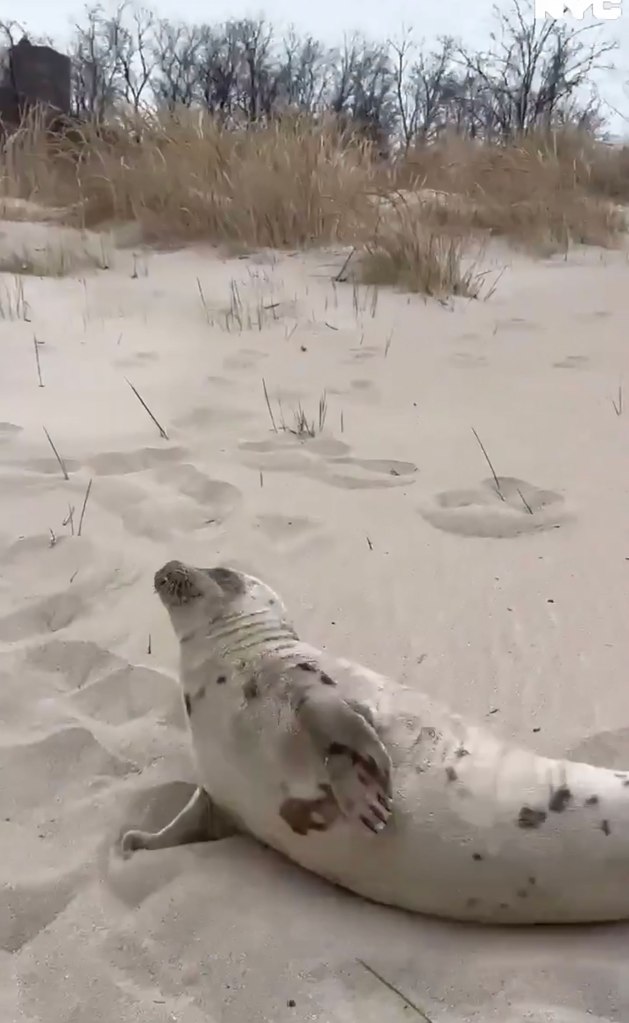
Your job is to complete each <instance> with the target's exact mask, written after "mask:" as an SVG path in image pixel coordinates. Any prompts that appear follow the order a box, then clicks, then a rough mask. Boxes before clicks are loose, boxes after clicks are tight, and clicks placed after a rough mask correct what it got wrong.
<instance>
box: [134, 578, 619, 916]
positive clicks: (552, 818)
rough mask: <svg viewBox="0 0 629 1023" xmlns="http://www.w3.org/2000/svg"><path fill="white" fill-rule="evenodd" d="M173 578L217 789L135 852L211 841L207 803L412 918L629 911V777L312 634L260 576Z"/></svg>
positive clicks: (176, 623) (193, 698) (203, 776)
mask: <svg viewBox="0 0 629 1023" xmlns="http://www.w3.org/2000/svg"><path fill="white" fill-rule="evenodd" d="M155 583H156V589H157V592H158V594H159V596H160V598H161V599H162V601H163V603H164V604H165V606H166V607H167V609H168V611H169V613H170V617H171V621H172V624H173V627H174V629H175V632H176V634H177V636H178V639H179V641H180V653H181V683H182V687H183V693H184V702H185V706H186V710H187V713H188V717H189V721H190V728H191V733H192V738H193V744H194V750H195V756H196V761H197V765H198V772H199V781H200V783H201V785H202V789H199V790H198V793H197V794H196V795H195V797H193V800H191V803H190V805H189V807H188V808H186V810H184V811H183V812H182V814H181V815H179V818H177V819H176V820H175V821H174V822H173V823H172V825H169V827H168V828H165V829H163V831H162V832H160V833H158V835H157V836H149V835H146V834H143V833H141V832H130V833H127V835H126V836H124V838H123V849H125V850H126V851H127V852H129V851H131V850H133V849H137V848H156V847H164V846H165V845H172V844H175V843H176V842H179V841H184V840H189V839H186V838H185V837H182V835H183V832H186V834H190V835H192V837H198V829H197V832H196V833H194V834H193V832H194V828H192V830H190V821H191V818H192V816H193V815H194V813H195V812H196V813H197V814H198V811H199V808H200V807H202V808H203V809H204V813H205V817H204V820H206V821H207V810H208V806H210V807H212V808H213V812H214V817H213V820H214V822H216V821H217V820H218V819H219V818H220V820H221V824H220V827H219V826H218V825H217V824H216V823H215V824H214V826H213V827H212V828H210V829H208V828H207V827H206V830H205V837H219V836H220V835H223V834H226V833H229V831H230V825H229V824H228V823H226V822H228V821H229V822H231V830H232V831H233V830H240V831H243V832H247V833H249V834H251V835H253V836H255V837H256V838H258V839H259V840H261V841H262V842H264V843H266V844H268V845H269V846H271V847H273V848H274V849H276V850H278V851H280V852H282V853H284V854H285V855H286V856H287V857H289V858H290V859H291V860H294V861H295V862H296V863H299V864H300V865H301V866H303V867H305V868H307V869H308V870H311V871H313V872H314V873H316V874H318V875H320V876H322V877H324V878H327V879H328V880H330V881H333V882H335V883H336V884H339V885H341V886H343V887H345V888H348V889H350V890H352V891H354V892H356V893H358V894H360V895H363V896H365V897H367V898H369V899H372V900H375V901H378V902H382V903H387V904H389V905H394V906H399V907H402V908H404V909H407V910H414V911H418V912H424V913H430V914H435V915H438V916H442V917H449V918H452V919H457V920H475V921H484V922H493V923H505V924H525V923H569V922H586V921H588V922H593V921H604V920H607V921H610V920H619V919H626V918H629V772H627V773H624V772H616V771H611V770H606V769H604V768H598V767H593V766H591V765H588V764H579V763H573V762H570V761H566V760H552V759H549V758H545V757H539V756H537V755H535V754H533V753H531V752H528V751H526V750H522V749H518V748H516V747H514V746H512V745H509V744H507V743H505V742H503V741H501V740H499V739H497V738H495V737H494V736H493V735H492V734H490V733H488V732H486V731H484V730H483V729H482V728H481V727H477V726H472V725H466V724H465V723H464V722H463V721H462V720H461V719H460V718H459V717H458V716H456V715H454V714H451V713H450V712H449V711H448V710H447V709H446V708H444V707H440V706H439V705H437V704H435V703H434V702H433V701H431V700H429V699H428V698H427V697H426V696H424V695H423V694H421V693H420V692H417V691H415V690H414V689H411V688H410V687H408V686H404V685H401V684H399V683H397V682H395V681H393V680H391V679H389V678H387V677H385V676H383V675H379V674H377V673H375V672H373V671H370V670H369V669H367V668H364V667H362V666H360V665H356V664H353V663H351V662H349V661H345V660H336V659H333V658H331V657H329V656H328V655H326V654H324V653H322V652H321V651H319V650H317V649H315V648H314V647H310V646H308V645H307V644H305V643H302V642H301V641H300V640H299V639H298V637H297V636H296V635H295V632H294V631H293V628H292V626H291V624H290V622H289V620H288V616H287V614H286V611H285V609H284V607H283V605H282V603H281V601H280V599H279V597H278V596H277V594H275V593H273V591H272V590H270V589H269V588H268V587H266V586H265V585H264V584H263V583H262V582H260V580H257V579H255V578H253V577H252V576H247V575H244V574H242V573H238V572H233V571H231V570H229V569H209V570H201V569H194V568H191V567H189V566H185V565H182V564H181V563H180V562H170V563H169V564H168V565H166V566H164V568H163V569H161V570H160V571H159V572H158V573H157V574H156V577H155ZM204 790H205V791H204ZM205 793H207V794H209V797H210V800H208V799H207V796H206V795H205ZM216 808H219V810H220V813H218V812H217V810H216ZM222 815H224V817H223V816H222ZM182 823H183V825H184V827H183V831H182ZM186 828H187V831H186Z"/></svg>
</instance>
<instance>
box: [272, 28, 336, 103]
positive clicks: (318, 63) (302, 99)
mask: <svg viewBox="0 0 629 1023" xmlns="http://www.w3.org/2000/svg"><path fill="white" fill-rule="evenodd" d="M278 62H279V68H278V99H279V101H280V103H281V104H282V105H284V106H288V107H291V108H293V109H296V110H302V111H304V112H306V113H309V114H313V113H316V112H317V111H319V110H321V109H322V108H323V106H324V105H325V101H326V92H327V90H328V88H329V84H330V52H329V50H326V48H325V47H324V46H323V45H322V43H320V42H318V40H316V39H314V38H313V37H312V36H310V35H307V36H304V37H300V36H299V35H298V34H297V32H296V31H295V29H294V28H291V29H289V31H288V32H287V34H286V35H285V36H284V39H283V40H282V50H281V53H280V56H279V58H278Z"/></svg>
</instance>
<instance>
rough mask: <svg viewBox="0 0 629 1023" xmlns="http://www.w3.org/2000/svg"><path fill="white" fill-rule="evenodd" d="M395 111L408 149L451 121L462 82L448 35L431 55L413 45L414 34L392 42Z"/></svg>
mask: <svg viewBox="0 0 629 1023" xmlns="http://www.w3.org/2000/svg"><path fill="white" fill-rule="evenodd" d="M389 45H390V47H391V50H392V53H393V77H394V81H395V96H396V109H397V113H398V116H399V128H400V133H401V136H402V142H403V145H404V147H405V149H408V147H409V146H410V144H411V143H412V142H414V141H416V140H417V139H422V140H427V139H429V138H431V137H432V136H433V135H434V134H435V133H436V132H437V131H439V130H440V129H441V128H443V127H444V126H445V125H446V124H447V123H448V122H449V120H450V116H451V112H452V111H451V106H452V101H453V99H455V98H458V96H459V91H460V86H461V82H460V80H459V79H458V78H457V77H456V73H455V70H456V69H455V68H454V66H453V56H454V52H455V43H454V40H453V39H452V38H450V37H449V36H445V37H443V38H441V39H439V40H438V48H437V49H433V50H430V51H429V52H428V53H425V52H423V50H421V49H419V48H417V47H416V46H414V44H413V41H412V37H411V33H410V32H406V33H405V34H404V35H403V36H402V38H401V40H399V41H397V42H396V41H391V42H390V44H389Z"/></svg>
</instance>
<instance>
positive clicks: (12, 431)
mask: <svg viewBox="0 0 629 1023" xmlns="http://www.w3.org/2000/svg"><path fill="white" fill-rule="evenodd" d="M22 430H23V427H22V426H16V425H15V423H0V443H2V444H6V442H7V441H9V440H13V438H14V437H16V436H17V434H18V433H21V432H22Z"/></svg>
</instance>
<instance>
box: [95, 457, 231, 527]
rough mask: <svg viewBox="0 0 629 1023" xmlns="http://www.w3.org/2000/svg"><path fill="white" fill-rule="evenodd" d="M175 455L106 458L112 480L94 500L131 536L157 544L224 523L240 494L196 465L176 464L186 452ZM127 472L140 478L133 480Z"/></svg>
mask: <svg viewBox="0 0 629 1023" xmlns="http://www.w3.org/2000/svg"><path fill="white" fill-rule="evenodd" d="M166 450H168V451H169V452H170V451H172V450H173V449H165V451H164V452H162V455H165V453H166ZM175 451H176V454H175V455H171V454H169V455H168V457H160V458H158V459H154V457H153V454H150V457H149V449H146V450H143V451H141V452H135V453H131V454H129V453H124V454H122V453H120V454H114V453H109V454H107V455H106V456H103V458H104V461H103V463H102V468H104V469H105V470H106V472H107V473H108V474H109V475H108V476H107V478H104V479H103V480H101V481H100V483H99V486H98V487H94V496H93V500H94V501H96V502H97V503H99V504H100V505H101V506H102V507H103V508H105V509H106V510H107V511H109V512H110V513H112V514H113V515H115V516H116V517H117V518H118V519H119V520H120V521H121V522H122V524H123V526H124V528H125V529H127V530H128V531H129V532H130V533H132V534H134V535H135V536H141V537H150V538H152V539H154V540H158V541H166V540H169V539H170V538H171V537H172V536H173V535H175V534H178V533H181V532H182V531H183V532H186V531H188V530H197V529H203V528H205V527H206V526H208V525H217V524H221V523H222V522H224V521H225V520H226V519H227V518H229V516H230V515H231V514H232V513H233V512H234V511H236V510H237V509H238V508H239V507H240V505H241V503H242V500H243V498H242V494H241V492H240V490H239V489H238V487H235V486H234V485H233V484H231V483H227V482H226V481H224V480H215V479H212V478H211V477H209V476H206V475H205V473H203V472H201V470H199V469H197V468H196V466H194V465H191V464H189V463H187V462H184V463H182V462H179V461H176V459H179V458H180V457H182V455H185V454H186V452H185V450H184V449H175ZM147 462H148V463H149V464H148V466H147V464H146V463H147ZM142 472H143V473H144V474H145V475H144V477H142V476H141V475H140V473H142ZM125 473H126V474H127V475H129V474H131V473H136V474H138V475H137V478H136V479H134V480H129V479H127V478H125V475H124V474H125Z"/></svg>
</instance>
